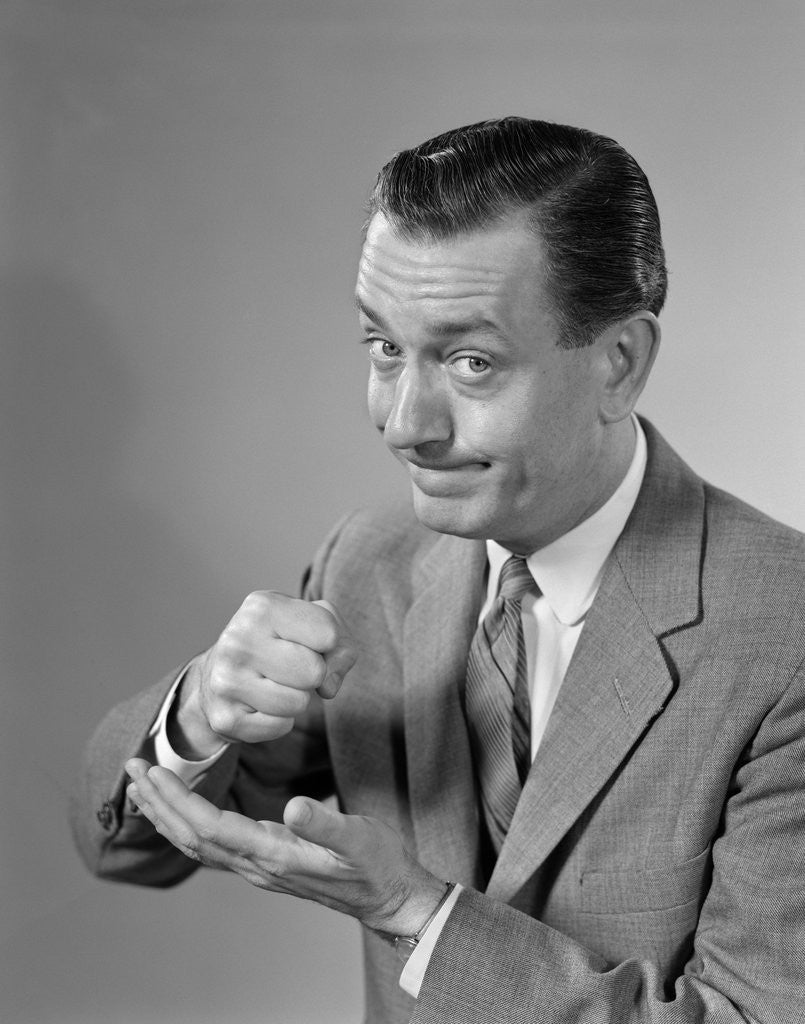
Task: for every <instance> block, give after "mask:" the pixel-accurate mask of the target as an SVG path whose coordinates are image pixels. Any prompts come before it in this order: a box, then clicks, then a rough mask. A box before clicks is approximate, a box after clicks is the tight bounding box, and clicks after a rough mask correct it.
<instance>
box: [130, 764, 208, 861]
mask: <svg viewBox="0 0 805 1024" xmlns="http://www.w3.org/2000/svg"><path fill="white" fill-rule="evenodd" d="M143 765H147V762H143V761H140V760H139V759H133V760H132V761H129V762H127V763H126V771H127V772H128V773H129V775H130V776H131V777H132V778H133V779H134V780H135V781H134V783H133V785H132V786H130V787H129V791H128V795H129V797H130V798H131V799H132V800H133V801H134V802H135V803H136V804H137V806H138V807H139V808H140V809H141V810H142V812H143V814H145V816H146V817H147V818H148V819H149V820H150V821H151V823H152V824H153V826H154V828H155V829H156V830H157V831H158V832H159V833H160V835H163V836H164V837H165V838H166V839H168V840H169V841H170V842H171V843H173V845H174V846H176V847H177V848H178V849H180V850H181V851H182V853H184V854H186V855H187V856H188V857H192V858H193V859H194V860H200V859H201V853H202V850H201V845H202V843H201V840H202V838H203V837H206V836H207V835H212V834H214V833H215V829H216V825H217V819H218V817H220V814H221V812H220V811H219V810H218V808H217V807H215V806H213V804H211V803H210V802H209V801H208V800H205V799H204V798H203V797H201V796H199V795H198V794H197V793H192V792H191V791H190V790H189V789H188V788H187V786H185V784H184V783H183V782H182V781H181V779H179V778H178V777H177V776H176V775H174V773H173V772H172V771H170V770H169V769H167V768H162V767H160V766H153V767H149V768H148V770H147V771H146V772H143V770H142V768H143Z"/></svg>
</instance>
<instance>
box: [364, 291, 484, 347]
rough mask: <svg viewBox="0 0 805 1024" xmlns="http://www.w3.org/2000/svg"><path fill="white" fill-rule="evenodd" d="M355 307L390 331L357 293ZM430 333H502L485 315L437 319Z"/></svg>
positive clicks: (438, 335)
mask: <svg viewBox="0 0 805 1024" xmlns="http://www.w3.org/2000/svg"><path fill="white" fill-rule="evenodd" d="M355 307H356V309H357V310H358V312H359V313H363V315H364V316H365V317H366V318H367V319H368V320H371V321H372V322H373V323H375V324H377V326H378V327H379V328H380V329H381V330H383V331H388V330H389V327H388V324H387V323H386V321H385V320H384V319H383V317H382V316H381V315H380V314H379V313H375V311H374V310H373V309H370V308H369V307H368V306H367V305H366V303H365V302H363V301H362V300H361V299H360V298H359V297H358V296H357V295H356V296H355ZM427 330H428V333H429V334H431V335H433V337H435V338H455V337H461V336H462V335H464V334H496V335H499V334H500V328H499V327H498V325H497V324H496V323H495V322H494V321H492V320H488V319H487V318H486V317H485V316H480V317H473V318H471V319H469V320H436V321H434V322H433V323H431V324H428V327H427Z"/></svg>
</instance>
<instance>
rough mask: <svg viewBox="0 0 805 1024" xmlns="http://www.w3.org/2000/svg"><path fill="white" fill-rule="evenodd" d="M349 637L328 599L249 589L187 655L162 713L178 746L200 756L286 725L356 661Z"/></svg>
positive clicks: (271, 734) (279, 732)
mask: <svg viewBox="0 0 805 1024" xmlns="http://www.w3.org/2000/svg"><path fill="white" fill-rule="evenodd" d="M355 657H356V652H355V645H354V643H353V641H352V638H351V637H350V635H349V633H348V632H347V630H346V627H345V626H344V624H343V622H342V621H341V619H340V618H339V616H338V614H337V612H336V611H335V609H334V608H333V606H332V605H331V604H329V603H328V602H327V601H314V602H309V601H301V600H298V599H296V598H292V597H286V596H285V595H284V594H277V593H274V592H271V591H256V592H255V593H253V594H250V595H249V596H248V597H247V598H246V600H245V601H244V602H243V604H242V605H241V607H240V608H239V609H238V611H237V613H236V614H235V616H234V617H233V619H232V621H231V622H230V623H229V625H228V626H227V627H226V629H225V630H224V631H223V633H222V634H221V636H220V637H219V639H218V642H217V643H216V644H215V645H214V646H213V647H211V648H210V650H209V651H207V653H206V654H205V655H204V656H203V657H202V658H201V659H199V660H198V661H197V662H196V663H194V664H193V665H192V666H191V668H190V670H189V671H188V674H187V676H186V678H185V679H184V681H183V683H182V686H181V688H180V691H179V700H178V702H177V708H176V710H175V711H174V712H173V713H172V715H171V717H170V718H169V720H168V737H169V739H170V741H171V744H172V746H173V748H174V749H175V750H176V752H177V753H178V754H181V755H182V756H184V757H188V758H190V759H201V758H204V757H207V756H208V755H210V754H213V753H215V751H217V750H219V749H220V748H221V745H222V744H223V743H225V742H243V743H259V742H262V741H263V740H272V739H277V738H278V737H279V736H284V735H285V734H286V733H288V732H290V731H291V729H292V728H293V725H294V718H295V716H297V715H299V714H301V713H302V712H303V711H305V709H306V708H307V706H308V704H309V703H310V700H311V698H312V695H313V693H314V691H317V692H318V693H319V694H320V696H322V697H325V698H332V697H334V696H335V695H336V694H337V693H338V690H339V688H340V686H341V683H342V681H343V678H344V676H345V675H346V674H347V672H349V670H350V669H351V668H352V666H353V664H354V663H355Z"/></svg>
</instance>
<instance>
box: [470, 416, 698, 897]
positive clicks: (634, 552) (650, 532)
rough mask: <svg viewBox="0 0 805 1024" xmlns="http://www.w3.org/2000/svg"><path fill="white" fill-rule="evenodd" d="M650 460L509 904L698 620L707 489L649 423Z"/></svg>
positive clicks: (525, 821)
mask: <svg viewBox="0 0 805 1024" xmlns="http://www.w3.org/2000/svg"><path fill="white" fill-rule="evenodd" d="M644 428H645V430H646V434H647V438H648V441H649V464H648V466H647V469H646V477H645V480H644V483H643V487H642V489H641V493H640V496H639V498H638V502H637V504H636V505H635V509H634V510H633V513H632V516H631V517H630V520H629V523H628V524H627V527H626V529H625V530H624V533H623V534H622V536H621V538H620V540H619V541H618V543H617V545H616V546H615V549H614V551H613V553H612V555H611V556H610V558H609V560H608V562H607V567H606V569H605V573H604V578H603V580H602V583H601V587H600V588H599V591H598V594H597V596H596V599H595V601H594V603H593V606H592V608H591V609H590V612H589V614H588V616H587V620H586V622H585V625H584V629H583V630H582V633H581V637H580V639H579V643H578V646H577V648H576V651H575V653H574V656H573V659H572V661H571V664H570V667H569V669H568V672H567V676H566V678H565V680H564V683H563V685H562V688H561V690H560V692H559V697H558V699H557V702H556V705H555V707H554V710H553V713H552V715H551V719H550V722H549V724H548V728H547V730H546V733H545V737H544V739H543V742H542V745H541V747H540V750H539V752H538V754H537V757H536V758H535V760H534V764H533V765H532V768H531V772H530V774H529V777H528V779H527V781H526V785H525V787H524V790H523V794H522V797H521V799H520V802H519V804H518V806H517V811H516V813H515V816H514V819H513V820H512V824H511V828H510V829H509V834H508V835H507V837H506V840H505V842H504V844H503V848H502V849H501V852H500V855H499V857H498V860H497V863H496V865H495V870H494V872H493V875H492V878H491V879H490V882H489V885H488V887H487V893H488V894H489V895H490V896H493V897H494V898H496V899H499V900H501V901H508V900H511V899H512V898H513V897H514V896H515V895H516V893H517V892H518V890H519V889H520V888H522V886H523V885H524V884H525V883H526V881H527V880H528V878H529V877H530V876H531V875H533V873H534V872H535V871H536V870H537V869H538V868H539V867H540V865H541V864H542V863H543V862H544V861H545V859H546V857H548V855H549V854H550V853H551V851H552V850H553V849H554V848H555V847H556V844H557V843H558V842H559V841H560V840H561V839H562V838H563V837H564V836H565V835H566V834H567V832H568V830H569V829H570V828H571V827H572V826H573V824H574V823H575V821H576V820H577V819H578V817H579V815H580V814H581V813H582V812H583V811H584V809H585V808H586V807H587V806H588V805H589V804H590V802H591V801H592V800H593V799H594V798H595V796H596V794H598V793H599V792H600V791H601V789H602V788H603V787H604V785H605V784H606V783H607V781H608V780H609V779H610V778H611V776H612V774H613V772H615V770H616V769H617V767H618V765H619V764H621V762H622V761H623V760H624V758H625V757H626V756H627V755H628V753H629V751H630V750H631V748H632V747H633V746H634V744H635V743H636V742H637V741H638V739H639V737H640V736H641V734H642V733H643V731H644V730H645V728H646V726H647V725H648V723H649V722H650V721H651V720H652V718H654V717H655V716H656V715H657V714H658V713H659V712H660V711H661V710H662V707H663V705H664V703H665V702H666V701H667V700H668V698H669V696H670V694H671V691H672V688H673V678H672V676H671V673H670V670H669V667H668V665H667V664H666V661H665V657H664V654H663V649H662V644H661V642H660V640H661V637H662V635H663V634H665V633H667V632H669V631H671V630H675V629H679V628H682V627H683V626H684V625H687V624H690V623H691V622H694V621H696V620H697V618H698V617H699V615H700V602H699V565H700V558H701V550H702V543H703V492H702V486H701V482H700V481H699V480H698V478H697V477H695V476H694V474H692V473H691V471H690V470H688V469H687V467H686V466H685V465H684V464H683V463H682V462H681V461H680V460H679V459H678V458H677V457H676V456H675V455H674V454H673V452H672V451H671V450H670V448H668V447H667V446H666V445H665V443H664V442H663V441H662V439H661V438H659V436H658V435H657V434H656V432H654V431H653V430H652V428H651V427H650V425H648V424H645V423H644Z"/></svg>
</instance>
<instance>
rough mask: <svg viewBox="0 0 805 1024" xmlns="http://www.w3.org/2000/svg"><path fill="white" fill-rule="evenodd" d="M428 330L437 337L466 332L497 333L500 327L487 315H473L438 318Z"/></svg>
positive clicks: (450, 336) (458, 334)
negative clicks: (470, 317) (458, 318)
mask: <svg viewBox="0 0 805 1024" xmlns="http://www.w3.org/2000/svg"><path fill="white" fill-rule="evenodd" d="M428 331H429V333H430V334H432V335H433V336H434V337H437V338H455V337H461V336H462V335H464V334H496V335H499V334H500V333H501V332H500V328H499V327H498V325H497V324H496V323H495V322H494V321H492V320H487V318H486V317H485V316H479V317H473V318H472V319H470V320H437V321H436V322H435V323H432V324H429V325H428Z"/></svg>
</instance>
